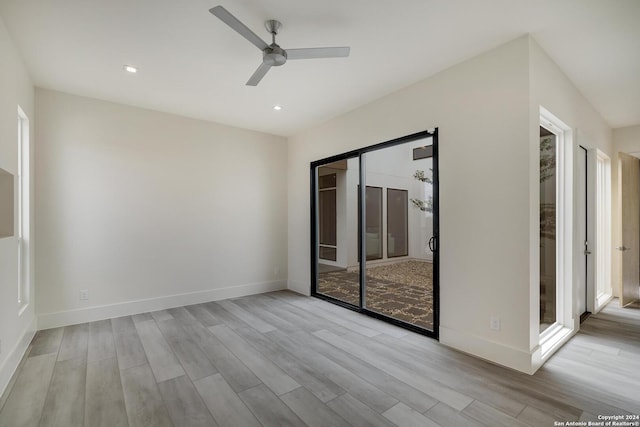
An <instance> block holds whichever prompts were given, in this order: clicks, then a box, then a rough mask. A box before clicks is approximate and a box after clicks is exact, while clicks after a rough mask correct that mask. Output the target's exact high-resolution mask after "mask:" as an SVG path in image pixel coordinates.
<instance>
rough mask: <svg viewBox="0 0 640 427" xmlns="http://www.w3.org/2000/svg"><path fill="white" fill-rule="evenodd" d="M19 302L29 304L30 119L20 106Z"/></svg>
mask: <svg viewBox="0 0 640 427" xmlns="http://www.w3.org/2000/svg"><path fill="white" fill-rule="evenodd" d="M17 178H18V179H17V181H18V194H17V196H18V304H19V306H20V313H22V312H23V311H24V309H25V308H26V307H27V306H28V305H29V297H30V295H29V288H30V285H29V283H30V277H29V271H30V267H29V264H30V259H29V241H30V239H29V231H30V229H29V199H30V197H29V119H28V118H27V115H26V114H25V113H24V111H23V110H22V108H20V106H18V177H17Z"/></svg>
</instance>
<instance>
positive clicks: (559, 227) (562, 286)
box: [539, 107, 575, 360]
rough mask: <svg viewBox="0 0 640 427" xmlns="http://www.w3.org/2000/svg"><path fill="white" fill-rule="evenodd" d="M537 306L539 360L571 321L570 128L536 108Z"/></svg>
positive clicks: (568, 328)
mask: <svg viewBox="0 0 640 427" xmlns="http://www.w3.org/2000/svg"><path fill="white" fill-rule="evenodd" d="M539 130H540V139H539V153H540V156H539V158H540V182H539V186H540V187H539V188H540V193H539V194H540V202H539V203H540V206H539V208H540V221H539V222H540V234H539V236H540V252H539V254H540V257H539V269H540V270H539V271H540V285H539V287H540V306H539V311H540V313H539V316H540V317H539V319H540V320H539V330H540V347H541V355H542V358H543V360H546V359H545V358H546V357H549V355H551V354H552V353H553V350H554V349H556V348H557V346H558V345H560V344H561V343H562V340H563V339H564V338H565V337H567V336H568V334H570V333H571V331H572V330H573V328H574V325H575V319H574V312H575V310H573V309H572V307H573V301H574V291H573V288H574V287H573V281H574V277H573V270H574V267H575V266H574V260H575V257H574V251H573V242H574V233H573V230H574V218H573V204H574V201H573V182H574V177H573V156H574V146H573V133H572V130H571V128H570V127H569V126H567V125H566V124H565V123H563V122H562V121H561V120H559V119H558V118H557V117H555V116H554V115H553V114H551V113H550V112H549V111H547V110H546V109H544V108H543V107H540V128H539Z"/></svg>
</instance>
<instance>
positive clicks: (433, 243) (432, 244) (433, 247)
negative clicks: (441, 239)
mask: <svg viewBox="0 0 640 427" xmlns="http://www.w3.org/2000/svg"><path fill="white" fill-rule="evenodd" d="M436 243H437V242H436V236H431V238H430V239H429V250H430V251H431V252H435V251H436V249H437V248H436Z"/></svg>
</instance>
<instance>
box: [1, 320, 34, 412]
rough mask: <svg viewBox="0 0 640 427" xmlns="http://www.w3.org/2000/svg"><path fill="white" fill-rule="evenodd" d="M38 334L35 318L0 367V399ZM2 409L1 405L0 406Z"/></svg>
mask: <svg viewBox="0 0 640 427" xmlns="http://www.w3.org/2000/svg"><path fill="white" fill-rule="evenodd" d="M35 334H36V318H35V316H34V317H33V320H32V321H31V323H30V324H29V326H27V328H26V329H25V331H24V332H23V334H22V336H21V337H20V339H19V340H18V342H17V343H16V345H15V346H14V347H13V348H12V349H11V352H9V355H8V357H7V358H6V359H5V361H4V362H3V363H2V365H0V397H1V396H2V395H3V394H4V392H5V389H6V388H7V385H9V382H10V381H11V377H12V376H13V374H14V373H15V372H16V370H17V369H18V366H19V365H20V361H21V360H22V357H23V356H24V354H25V353H26V352H27V349H28V348H29V344H31V340H32V339H33V337H34V335H35ZM0 407H1V405H0Z"/></svg>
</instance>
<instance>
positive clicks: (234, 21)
mask: <svg viewBox="0 0 640 427" xmlns="http://www.w3.org/2000/svg"><path fill="white" fill-rule="evenodd" d="M209 12H211V13H212V14H213V15H215V16H216V17H218V18H219V19H220V20H221V21H222V22H224V23H225V24H227V25H228V26H230V27H231V28H233V29H234V30H236V32H237V33H238V34H240V35H241V36H242V37H244V38H245V39H247V40H249V41H250V42H251V43H253V44H254V45H255V46H256V47H257V48H258V49H260V50H265V49H266V48H267V47H269V45H268V44H267V42H265V41H264V40H262V39H261V38H260V37H258V36H257V35H256V33H254V32H253V31H251V30H250V29H249V27H247V26H246V25H244V24H243V23H242V22H240V21H239V20H238V18H236V17H235V16H233V15H232V14H231V13H229V11H228V10H227V9H225V8H224V7H222V6H216V7H213V8H211V9H209Z"/></svg>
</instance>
